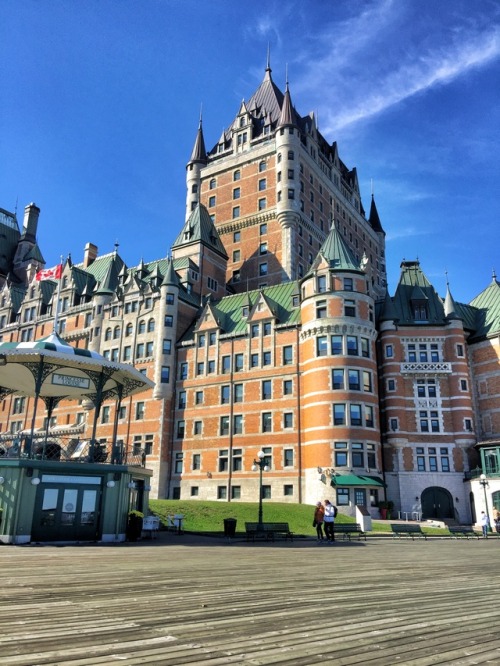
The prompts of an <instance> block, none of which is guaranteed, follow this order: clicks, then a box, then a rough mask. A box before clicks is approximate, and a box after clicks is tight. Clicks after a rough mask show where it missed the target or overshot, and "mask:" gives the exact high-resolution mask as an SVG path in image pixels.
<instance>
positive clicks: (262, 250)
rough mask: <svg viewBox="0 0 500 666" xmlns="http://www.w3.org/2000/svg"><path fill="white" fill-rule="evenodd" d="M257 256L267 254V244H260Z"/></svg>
mask: <svg viewBox="0 0 500 666" xmlns="http://www.w3.org/2000/svg"><path fill="white" fill-rule="evenodd" d="M259 254H260V255H263V254H267V243H261V244H260V245H259Z"/></svg>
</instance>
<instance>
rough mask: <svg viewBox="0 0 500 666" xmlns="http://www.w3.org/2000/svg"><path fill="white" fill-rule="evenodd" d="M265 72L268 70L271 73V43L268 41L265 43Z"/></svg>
mask: <svg viewBox="0 0 500 666" xmlns="http://www.w3.org/2000/svg"><path fill="white" fill-rule="evenodd" d="M266 72H269V74H271V72H272V69H271V45H270V44H269V42H268V43H267V62H266Z"/></svg>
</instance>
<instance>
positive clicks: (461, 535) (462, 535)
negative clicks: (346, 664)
mask: <svg viewBox="0 0 500 666" xmlns="http://www.w3.org/2000/svg"><path fill="white" fill-rule="evenodd" d="M448 529H449V530H450V539H469V538H471V539H479V536H480V535H479V533H478V532H474V530H473V529H472V527H463V526H455V525H451V526H449V527H448Z"/></svg>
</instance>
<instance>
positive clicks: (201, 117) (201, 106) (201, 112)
mask: <svg viewBox="0 0 500 666" xmlns="http://www.w3.org/2000/svg"><path fill="white" fill-rule="evenodd" d="M202 119H203V102H201V104H200V127H201V122H202Z"/></svg>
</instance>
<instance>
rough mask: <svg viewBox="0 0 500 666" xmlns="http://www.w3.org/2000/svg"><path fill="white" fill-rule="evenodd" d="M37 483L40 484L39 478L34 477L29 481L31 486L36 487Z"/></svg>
mask: <svg viewBox="0 0 500 666" xmlns="http://www.w3.org/2000/svg"><path fill="white" fill-rule="evenodd" d="M39 483H40V477H39V476H34V477H33V478H32V479H31V485H32V486H38V484H39Z"/></svg>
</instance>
